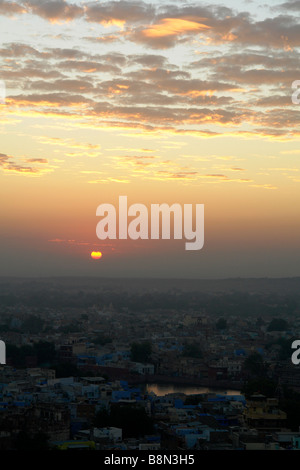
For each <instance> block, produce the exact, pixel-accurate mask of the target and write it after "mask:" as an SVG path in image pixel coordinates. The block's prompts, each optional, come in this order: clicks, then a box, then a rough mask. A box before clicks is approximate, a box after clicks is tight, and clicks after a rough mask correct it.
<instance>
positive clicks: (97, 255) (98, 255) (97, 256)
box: [91, 251, 102, 259]
mask: <svg viewBox="0 0 300 470" xmlns="http://www.w3.org/2000/svg"><path fill="white" fill-rule="evenodd" d="M91 258H93V259H100V258H102V253H101V251H92V252H91Z"/></svg>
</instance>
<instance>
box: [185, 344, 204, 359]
mask: <svg viewBox="0 0 300 470" xmlns="http://www.w3.org/2000/svg"><path fill="white" fill-rule="evenodd" d="M182 355H183V356H184V357H194V358H201V357H202V351H201V348H200V346H199V344H197V343H186V344H185V345H184V348H183V351H182Z"/></svg>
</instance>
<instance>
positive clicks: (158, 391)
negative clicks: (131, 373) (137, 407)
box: [145, 384, 240, 397]
mask: <svg viewBox="0 0 300 470" xmlns="http://www.w3.org/2000/svg"><path fill="white" fill-rule="evenodd" d="M145 390H146V391H147V392H148V393H151V392H153V393H155V395H157V396H158V397H162V396H164V395H168V394H169V393H184V394H185V395H198V394H201V393H218V394H221V395H240V392H239V391H238V390H230V389H226V390H219V389H215V388H209V387H191V386H190V385H173V384H147V385H146V386H145Z"/></svg>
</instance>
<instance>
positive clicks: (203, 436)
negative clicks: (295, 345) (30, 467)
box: [0, 278, 300, 451]
mask: <svg viewBox="0 0 300 470" xmlns="http://www.w3.org/2000/svg"><path fill="white" fill-rule="evenodd" d="M299 286H300V279H299V278H291V279H282V280H280V279H278V280H268V279H261V280H259V279H257V280H244V281H243V280H239V279H237V280H231V281H230V280H228V281H226V280H224V281H222V280H221V281H196V280H191V281H189V280H185V281H179V280H177V281H175V280H174V281H172V280H169V281H168V280H160V281H151V280H129V279H128V280H117V279H116V280H113V279H110V280H104V279H76V278H74V279H72V278H68V279H67V278H66V279H59V278H58V279H38V280H37V279H36V280H35V279H4V278H2V279H0V339H1V340H2V341H3V342H4V343H5V346H6V363H5V364H2V365H0V410H1V411H0V449H1V450H24V449H29V450H30V449H37V450H65V449H69V450H70V449H72V450H75V449H88V450H91V451H93V450H172V449H173V450H183V451H185V450H189V451H190V450H256V449H262V450H265V449H266V450H267V449H269V450H290V449H298V448H300V365H299V366H298V365H297V364H294V363H293V362H292V360H291V357H292V354H293V349H292V342H293V341H294V340H297V339H300V316H299V313H300V290H299Z"/></svg>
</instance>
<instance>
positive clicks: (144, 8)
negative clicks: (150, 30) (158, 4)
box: [85, 1, 155, 27]
mask: <svg viewBox="0 0 300 470" xmlns="http://www.w3.org/2000/svg"><path fill="white" fill-rule="evenodd" d="M154 16H155V7H154V6H152V5H151V4H150V5H149V4H147V3H145V2H143V1H138V2H134V1H119V2H114V1H112V2H103V3H102V2H101V3H98V2H94V3H88V4H87V5H86V8H85V18H86V20H87V21H88V22H92V23H102V24H104V25H117V26H121V27H122V26H123V25H124V24H125V23H127V22H129V23H139V22H145V21H149V20H150V19H151V18H154Z"/></svg>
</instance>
